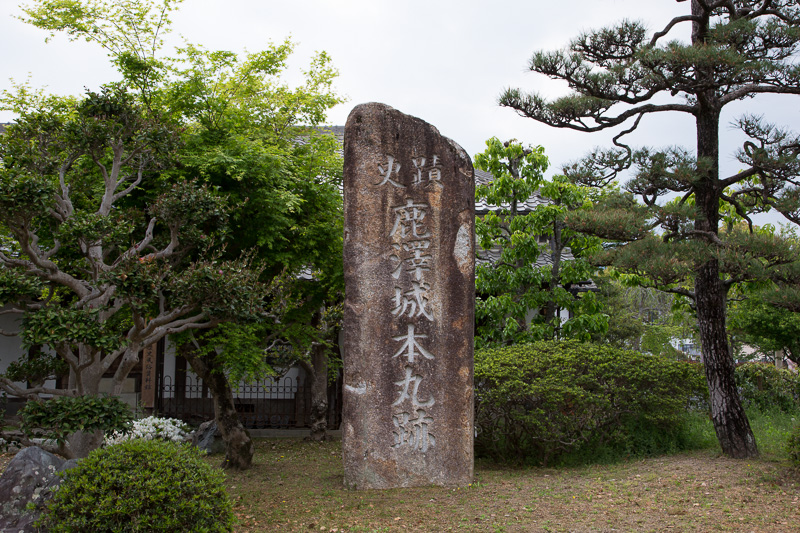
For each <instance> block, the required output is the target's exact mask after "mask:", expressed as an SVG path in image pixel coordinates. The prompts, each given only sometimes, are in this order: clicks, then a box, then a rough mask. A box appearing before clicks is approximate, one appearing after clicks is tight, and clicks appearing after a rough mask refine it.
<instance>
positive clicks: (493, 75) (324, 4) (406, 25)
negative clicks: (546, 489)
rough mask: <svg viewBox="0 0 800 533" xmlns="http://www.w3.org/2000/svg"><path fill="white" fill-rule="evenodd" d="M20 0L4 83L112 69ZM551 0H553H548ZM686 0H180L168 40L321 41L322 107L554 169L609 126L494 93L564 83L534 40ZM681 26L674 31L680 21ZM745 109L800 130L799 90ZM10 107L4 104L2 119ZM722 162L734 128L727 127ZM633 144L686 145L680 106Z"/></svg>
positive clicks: (726, 163) (297, 61) (84, 83)
mask: <svg viewBox="0 0 800 533" xmlns="http://www.w3.org/2000/svg"><path fill="white" fill-rule="evenodd" d="M18 4H19V1H18V0H0V50H2V51H3V54H2V63H0V64H2V67H3V68H2V77H0V89H4V88H8V87H9V86H10V84H9V82H8V81H7V78H14V79H16V80H17V81H22V80H24V79H25V78H26V76H28V74H29V73H30V75H31V80H32V83H33V85H34V86H47V87H48V90H50V91H51V92H54V93H59V94H66V93H71V94H78V93H80V92H82V90H83V88H84V87H89V88H96V87H97V86H99V85H100V84H101V83H103V82H105V81H109V80H112V79H114V77H115V73H114V71H113V70H112V69H111V68H110V67H109V66H108V61H107V59H106V57H105V55H104V53H103V52H102V51H101V50H99V49H98V48H97V47H95V46H93V45H89V44H86V43H82V42H69V41H67V39H66V38H64V37H57V38H55V39H53V40H52V41H50V43H47V44H46V43H45V42H44V38H45V36H46V35H45V33H44V32H42V31H41V30H38V29H36V28H34V27H32V26H28V25H26V24H24V23H22V22H21V21H19V20H17V19H15V18H14V15H18V14H19V13H20V12H19V9H18V7H17V5H18ZM551 5H557V6H559V7H551ZM687 8H688V2H687V3H677V2H676V1H675V0H646V1H642V0H564V1H562V2H551V1H544V0H493V1H491V2H489V1H480V0H394V1H388V0H304V1H298V0H185V2H184V3H183V5H182V7H181V9H180V11H178V12H177V13H175V14H174V17H173V18H174V32H173V34H172V35H171V36H170V40H171V41H172V42H173V43H178V42H180V41H179V39H180V37H183V38H184V39H186V40H188V41H189V42H193V43H200V44H203V45H205V46H206V47H208V48H212V49H213V48H216V49H226V50H233V51H243V50H245V49H246V50H249V51H257V50H260V49H262V48H263V47H265V46H266V44H267V43H269V42H270V41H273V42H279V41H282V40H283V39H285V38H286V37H289V36H290V37H291V38H292V39H293V40H294V41H295V42H297V43H298V46H297V51H296V54H295V57H294V59H293V61H292V65H293V66H294V68H295V69H297V70H299V69H301V68H303V67H304V66H305V65H306V64H307V63H308V60H309V58H310V56H311V55H312V54H313V53H314V51H317V50H325V51H327V52H328V53H329V54H330V55H331V56H332V58H333V62H334V64H335V66H336V67H337V68H338V69H339V71H340V77H339V79H338V81H337V83H336V86H337V88H338V90H339V92H340V93H341V94H344V95H346V96H347V97H348V98H349V100H348V102H347V103H346V104H343V105H340V106H338V107H337V108H335V109H334V110H333V111H332V112H331V113H330V116H329V122H330V123H331V124H338V125H342V124H344V122H345V120H346V118H347V115H348V113H349V111H350V109H352V107H353V106H354V105H356V104H359V103H363V102H369V101H378V102H383V103H386V104H389V105H391V106H393V107H395V108H397V109H399V110H400V111H403V112H405V113H409V114H412V115H415V116H418V117H420V118H422V119H424V120H427V121H428V122H430V123H432V124H434V125H435V126H437V127H438V128H439V130H440V131H441V132H442V133H443V134H444V135H447V136H448V137H451V138H452V139H454V140H455V141H456V142H458V143H459V144H461V145H462V146H463V147H464V148H465V149H466V150H467V152H469V153H470V154H475V153H477V152H480V151H482V150H483V147H484V144H483V143H484V141H485V140H486V139H487V138H488V137H491V136H497V137H499V138H501V139H503V140H505V139H509V138H517V139H520V140H521V141H523V142H525V143H530V144H541V145H543V146H544V147H545V150H546V153H547V154H548V155H549V157H550V160H551V165H552V170H556V169H558V168H559V167H560V165H561V164H563V163H565V162H567V161H570V160H572V159H575V158H577V157H578V156H580V155H582V154H584V153H586V152H587V151H588V150H590V149H591V148H592V147H593V146H596V145H602V144H605V143H606V141H607V140H608V139H609V138H610V136H608V135H606V136H604V135H599V136H598V135H587V134H581V133H577V132H569V131H564V130H556V129H552V128H548V127H546V126H542V125H539V124H537V123H535V122H534V121H532V120H530V119H525V118H521V117H518V116H517V115H516V114H515V113H514V112H513V111H511V110H508V109H503V108H500V107H498V106H497V105H496V100H497V96H498V94H499V93H500V92H501V90H502V89H503V88H504V87H508V86H517V87H523V88H525V89H530V90H538V91H542V92H545V93H546V94H552V95H555V94H558V93H559V92H560V91H563V90H564V87H563V86H562V85H559V84H558V83H555V82H551V81H549V80H547V79H545V78H543V77H540V76H538V75H534V74H532V73H530V72H528V71H527V70H526V64H527V61H528V58H529V57H530V55H531V53H532V52H533V51H534V50H538V49H553V48H559V47H561V46H563V45H565V44H566V43H567V42H568V40H569V39H570V38H571V37H573V36H575V35H576V34H577V33H579V32H580V31H581V30H586V29H590V28H595V27H599V26H602V25H606V24H609V23H611V22H613V21H615V20H619V19H621V18H624V17H627V18H632V19H641V20H644V21H646V22H647V23H648V25H649V27H650V28H653V29H660V28H661V27H662V26H663V24H664V21H666V20H668V19H669V18H670V17H671V16H672V15H675V14H683V13H684V12H685V10H686V9H687ZM676 35H681V34H680V33H677V34H676ZM742 111H755V112H758V113H764V114H766V115H767V117H768V118H769V119H770V120H772V121H774V122H777V123H779V124H782V125H785V126H788V127H792V128H793V129H795V130H800V106H798V101H797V99H796V97H789V96H785V97H767V98H763V99H762V100H760V101H753V100H751V101H749V102H747V103H746V104H741V105H739V106H738V107H736V108H733V109H731V110H730V111H728V114H727V115H725V116H724V117H723V120H724V121H725V122H726V124H727V123H728V122H729V121H730V120H732V119H733V118H734V117H735V116H736V115H737V114H739V113H741V112H742ZM12 118H13V117H12V116H11V115H9V114H0V121H8V120H11V119H12ZM723 129H724V131H723V134H722V135H723V142H727V143H728V146H729V148H730V149H726V148H725V147H723V160H722V161H721V163H722V167H723V170H724V171H726V172H727V171H730V172H735V171H736V170H737V163H736V162H735V161H734V160H733V158H732V157H731V156H730V155H729V154H730V153H732V152H733V147H732V146H731V143H733V142H735V141H736V136H735V133H733V132H732V131H730V129H729V128H727V127H725V128H723ZM641 130H642V131H641V133H640V134H639V135H637V136H636V137H635V138H633V142H634V143H635V144H657V145H662V144H663V145H674V144H682V145H685V146H688V147H690V148H691V147H692V146H693V144H694V134H693V132H692V121H691V120H689V119H688V118H686V117H675V118H672V119H668V120H663V121H656V120H650V121H648V122H646V123H644V124H643V126H642V128H641Z"/></svg>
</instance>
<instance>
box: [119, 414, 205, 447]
mask: <svg viewBox="0 0 800 533" xmlns="http://www.w3.org/2000/svg"><path fill="white" fill-rule="evenodd" d="M190 432H191V431H190V428H189V426H188V425H187V424H184V423H183V422H181V421H180V420H177V419H175V418H160V417H157V416H148V417H147V418H142V419H139V420H134V421H133V424H131V428H130V429H129V430H128V431H127V432H125V433H123V432H121V431H115V432H114V433H111V434H110V435H107V436H106V438H105V445H106V446H111V445H112V444H119V443H120V442H124V441H127V440H132V439H144V440H166V441H173V442H182V441H184V440H186V439H187V438H188V437H189V434H190Z"/></svg>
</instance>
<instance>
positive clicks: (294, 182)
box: [16, 0, 341, 468]
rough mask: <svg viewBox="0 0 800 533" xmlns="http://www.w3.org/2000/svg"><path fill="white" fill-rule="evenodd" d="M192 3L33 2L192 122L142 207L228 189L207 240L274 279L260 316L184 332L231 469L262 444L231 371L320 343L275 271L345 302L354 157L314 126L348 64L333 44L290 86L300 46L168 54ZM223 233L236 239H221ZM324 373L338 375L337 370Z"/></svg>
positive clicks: (220, 257) (183, 124)
mask: <svg viewBox="0 0 800 533" xmlns="http://www.w3.org/2000/svg"><path fill="white" fill-rule="evenodd" d="M179 3H180V0H161V1H158V2H156V1H153V0H115V1H114V2H96V1H94V0H66V1H61V0H58V1H52V0H38V1H36V2H33V3H32V5H31V6H29V7H26V8H25V11H26V13H27V15H28V18H27V19H26V21H27V22H29V23H31V24H33V25H35V26H37V27H40V28H42V29H45V30H47V31H50V32H51V34H55V33H58V32H66V33H67V34H68V35H69V36H70V38H72V39H85V40H87V41H90V42H96V43H98V44H99V45H101V46H103V47H104V48H106V49H107V50H108V52H109V56H110V57H111V59H112V61H114V63H115V64H116V65H117V66H118V68H119V70H120V72H121V74H122V76H123V80H124V81H123V82H122V83H121V84H120V87H125V92H126V94H128V95H129V97H130V98H131V99H133V100H135V101H136V103H137V105H139V106H140V107H141V109H143V110H144V111H145V112H146V113H149V114H150V115H152V116H157V117H159V119H160V120H161V123H163V124H173V125H176V126H180V131H181V134H180V135H179V136H176V140H177V141H179V142H177V143H176V146H177V149H176V150H174V151H173V152H171V153H170V156H171V157H170V160H169V164H164V165H161V166H160V167H158V168H157V169H154V170H153V171H151V172H149V173H146V174H145V175H144V176H143V181H141V182H139V183H137V185H141V186H140V187H138V188H135V190H134V189H133V188H132V191H131V192H132V197H133V202H134V203H136V202H138V203H139V204H146V203H147V201H149V200H150V199H151V197H152V195H153V191H156V190H159V189H161V188H166V189H169V188H170V187H171V186H172V184H175V183H183V182H184V181H185V180H197V181H198V182H200V183H202V184H203V187H204V189H203V190H214V191H218V193H219V195H220V196H219V201H220V202H221V204H222V203H225V202H224V201H227V203H228V204H229V205H234V206H236V207H235V209H233V210H231V211H230V215H231V216H230V218H229V220H228V221H229V224H228V225H227V226H226V231H225V233H224V234H220V235H218V236H215V235H211V234H208V235H206V234H200V235H198V238H200V239H203V240H202V242H203V243H204V244H205V246H206V247H208V248H209V249H214V250H216V254H217V255H216V256H215V258H216V260H217V261H218V262H231V261H235V260H236V258H238V257H242V256H244V257H247V258H248V260H257V261H258V264H259V265H260V269H259V273H260V281H261V282H263V283H264V285H265V288H264V290H263V292H262V293H261V296H262V298H261V299H260V300H259V304H260V306H261V308H260V309H261V314H260V316H259V321H258V322H257V323H254V322H253V321H250V320H238V321H237V322H236V323H235V324H230V325H228V326H226V327H224V328H222V329H219V330H214V329H213V328H209V329H211V330H212V331H210V332H208V333H205V334H203V335H197V336H191V335H189V336H187V335H186V334H184V336H183V337H181V338H182V339H184V340H187V339H191V340H190V341H188V340H187V344H186V345H185V346H184V348H183V349H182V350H181V352H182V353H183V354H184V355H185V356H186V357H187V359H189V361H190V363H191V364H192V367H193V370H194V371H195V372H196V373H197V374H198V375H200V376H201V377H202V378H203V379H204V381H205V382H206V383H208V384H209V385H210V388H211V389H212V391H213V393H214V399H215V410H216V414H217V419H218V422H219V426H220V429H221V430H222V433H223V438H224V439H225V441H226V444H227V446H226V448H227V451H226V459H225V463H224V465H225V466H227V467H235V468H247V467H248V466H249V465H250V461H251V459H252V452H253V448H252V442H251V440H250V438H249V436H248V435H247V432H246V431H245V430H244V428H243V427H242V426H241V423H240V422H239V420H238V417H237V416H236V412H235V409H234V405H233V397H232V390H231V385H230V380H229V378H239V377H248V376H249V377H253V376H255V375H258V374H261V373H263V372H267V371H269V366H268V365H267V364H266V363H265V360H264V351H265V350H266V349H268V348H270V347H275V346H276V345H281V346H290V347H292V348H293V349H294V350H295V351H296V352H298V353H302V354H308V353H309V350H308V349H307V348H308V347H307V346H306V345H305V344H303V342H305V343H306V344H308V343H311V344H313V343H314V342H315V341H311V340H308V339H312V338H315V335H317V334H318V330H319V328H318V327H317V326H315V325H313V324H311V323H310V318H309V317H310V314H309V313H306V314H305V315H304V318H305V319H307V321H306V323H296V322H291V321H289V320H287V318H288V317H289V316H290V315H289V314H286V313H285V312H284V311H285V310H286V309H287V307H286V306H281V305H279V303H276V302H280V301H281V299H282V298H283V296H282V295H279V294H277V293H276V290H277V289H276V287H277V288H281V287H284V284H282V283H276V280H277V279H278V278H276V276H278V275H279V274H280V277H281V279H291V278H292V277H296V276H297V275H298V274H299V273H301V272H305V273H313V279H314V283H306V284H305V285H303V287H304V289H303V291H304V296H303V298H300V301H302V302H303V304H304V305H305V306H306V307H307V306H308V305H310V304H312V303H314V304H318V305H317V307H316V309H320V308H322V307H324V306H325V305H328V306H331V305H333V307H335V302H333V304H331V303H330V302H328V301H327V300H324V298H323V300H320V295H325V297H326V298H327V297H330V295H335V294H337V290H336V287H337V286H340V285H341V266H340V265H339V266H337V260H336V259H338V263H341V224H340V223H337V220H338V218H340V214H341V198H340V195H339V191H338V186H337V184H338V183H339V182H340V180H341V162H340V160H339V157H338V154H337V148H338V147H337V145H336V142H335V140H334V139H333V138H332V136H330V135H324V134H320V133H319V132H318V131H317V130H316V129H314V128H313V127H314V126H316V125H317V124H319V123H321V122H322V121H323V120H324V117H325V112H326V110H327V109H328V108H330V107H331V106H333V105H335V104H337V103H339V102H340V101H341V99H340V98H339V97H338V96H336V95H335V93H334V92H333V90H332V88H331V84H332V79H333V78H334V77H335V76H336V71H335V70H334V69H333V68H332V67H331V66H330V58H329V57H328V56H327V55H326V54H324V53H320V54H318V55H317V56H316V57H315V58H314V59H313V60H312V64H311V67H310V68H309V70H308V71H307V72H306V76H305V83H304V84H303V85H301V86H299V87H297V88H290V87H289V86H287V85H286V84H285V83H284V82H283V81H282V80H281V75H282V73H283V71H284V70H285V69H286V65H287V60H288V58H289V56H290V54H291V52H292V44H291V43H289V42H285V43H283V44H281V45H278V46H273V45H271V46H270V47H268V49H266V50H264V51H262V52H258V53H253V54H247V55H246V56H244V57H240V56H239V55H237V54H235V53H232V52H227V51H208V50H205V49H203V48H201V47H198V46H194V45H186V46H185V47H184V48H182V49H180V50H178V53H177V56H176V57H174V58H166V59H165V58H161V57H160V55H159V52H160V47H161V44H162V43H161V35H163V34H164V33H165V32H166V31H168V30H169V13H170V12H171V11H173V10H174V9H175V7H176V6H177V4H179ZM16 107H17V108H20V109H21V108H22V106H21V105H17V106H16ZM186 200H187V203H186V205H185V206H184V209H185V210H186V211H193V210H194V207H195V206H194V205H193V203H192V202H191V199H189V198H187V199H186ZM223 200H224V201H223ZM198 207H202V205H200V206H198ZM179 228H180V229H184V228H183V227H182V226H179ZM222 240H224V241H225V246H224V247H220V246H218V245H219V243H220V242H221V241H222ZM334 258H336V259H334ZM224 288H225V287H222V286H220V289H221V290H222V289H224ZM338 292H341V291H338ZM292 309H295V308H294V307H293V308H292ZM276 311H279V312H276ZM295 311H296V309H295ZM292 316H297V313H295V315H292ZM265 319H266V320H265ZM215 325H216V323H214V324H209V326H215ZM300 332H303V334H300ZM298 339H299V340H298ZM301 341H302V342H301ZM329 345H330V343H326V344H325V346H329ZM212 347H213V348H214V349H211V348H212ZM217 347H223V348H226V350H222V351H220V350H217V349H216V348H217ZM301 348H302V349H301ZM234 351H235V353H234ZM310 353H311V354H312V355H311V356H310V357H311V359H314V358H315V357H316V358H317V359H321V358H323V359H325V360H326V361H327V356H328V352H326V351H323V350H319V349H316V350H311V351H310ZM301 359H302V358H301ZM303 360H304V361H305V359H303ZM312 376H314V377H315V375H313V374H312ZM322 380H323V383H327V375H324V376H323V377H322ZM326 400H327V398H326ZM325 404H326V402H325ZM326 410H327V409H326Z"/></svg>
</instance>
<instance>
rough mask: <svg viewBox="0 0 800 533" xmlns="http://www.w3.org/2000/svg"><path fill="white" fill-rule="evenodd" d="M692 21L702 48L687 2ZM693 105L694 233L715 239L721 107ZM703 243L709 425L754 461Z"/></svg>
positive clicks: (709, 71)
mask: <svg viewBox="0 0 800 533" xmlns="http://www.w3.org/2000/svg"><path fill="white" fill-rule="evenodd" d="M692 15H694V16H695V17H697V19H696V20H695V21H693V22H692V44H693V45H694V46H699V47H702V46H705V41H706V39H707V36H708V31H709V15H708V13H707V12H706V10H705V8H703V6H702V5H701V3H700V2H699V1H698V0H692ZM696 77H697V83H698V86H700V87H702V86H704V85H705V86H707V87H714V83H713V80H714V79H715V74H714V71H713V67H708V66H705V65H702V66H698V67H697V69H696ZM697 103H698V112H697V114H696V115H695V120H696V126H697V159H698V165H697V169H698V172H702V173H703V174H700V175H698V177H697V181H696V183H695V205H696V208H697V213H696V218H695V230H697V231H698V232H702V233H703V234H706V235H710V236H711V235H713V236H716V235H718V233H719V202H720V194H722V184H721V183H720V179H719V119H720V112H721V110H722V106H721V104H720V100H719V97H718V95H717V94H716V92H715V91H714V89H707V90H704V91H700V92H698V93H697ZM701 238H703V237H701ZM705 241H706V242H708V244H709V250H708V253H709V255H710V256H711V258H709V260H708V261H706V262H704V263H703V264H701V265H700V266H699V267H698V269H697V271H696V273H695V304H696V306H697V324H698V327H699V329H700V341H701V343H702V348H703V362H704V363H705V372H706V381H707V382H708V392H709V399H710V402H711V420H712V422H713V423H714V430H715V431H716V433H717V440H719V444H720V446H721V447H722V452H723V453H724V454H725V455H727V456H729V457H734V458H739V459H743V458H747V457H755V456H757V455H758V448H757V447H756V440H755V437H753V432H752V430H751V429H750V423H749V422H748V420H747V415H746V414H745V412H744V407H743V406H742V401H741V399H740V398H739V393H738V391H737V390H736V383H735V381H734V368H735V365H734V362H733V357H732V356H731V350H730V345H729V344H728V333H727V324H726V311H727V296H728V294H727V293H728V290H727V287H726V285H725V284H724V282H723V281H722V280H721V279H720V272H719V263H718V261H717V260H716V259H713V255H712V254H713V251H714V250H713V248H714V246H716V244H715V243H713V242H712V241H713V239H711V238H705Z"/></svg>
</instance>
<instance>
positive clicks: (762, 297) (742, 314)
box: [730, 286, 800, 364]
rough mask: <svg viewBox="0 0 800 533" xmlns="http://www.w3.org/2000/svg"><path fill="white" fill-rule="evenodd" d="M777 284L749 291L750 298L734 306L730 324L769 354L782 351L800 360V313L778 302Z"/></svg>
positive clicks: (747, 340) (787, 357)
mask: <svg viewBox="0 0 800 533" xmlns="http://www.w3.org/2000/svg"><path fill="white" fill-rule="evenodd" d="M779 291H780V289H779V288H777V287H776V286H772V287H768V288H762V289H761V290H752V291H746V293H749V294H748V295H747V298H746V299H745V300H743V301H742V302H739V303H738V304H737V305H736V306H734V307H733V308H732V309H731V310H730V327H731V329H732V330H733V331H735V332H738V333H741V334H743V335H744V342H746V343H747V344H751V345H754V346H756V347H758V348H759V349H761V351H762V352H764V353H765V354H772V353H775V352H781V353H782V354H783V357H785V358H786V359H789V360H790V361H792V362H793V363H795V364H800V313H797V312H794V311H790V310H789V309H785V308H783V307H779V306H776V305H775V304H774V303H773V302H772V301H771V300H773V299H776V298H777V297H778V295H777V294H776V293H777V292H779Z"/></svg>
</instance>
